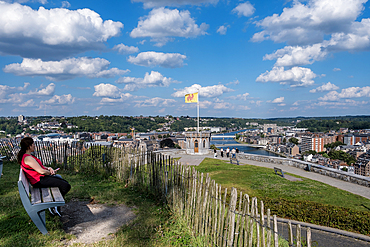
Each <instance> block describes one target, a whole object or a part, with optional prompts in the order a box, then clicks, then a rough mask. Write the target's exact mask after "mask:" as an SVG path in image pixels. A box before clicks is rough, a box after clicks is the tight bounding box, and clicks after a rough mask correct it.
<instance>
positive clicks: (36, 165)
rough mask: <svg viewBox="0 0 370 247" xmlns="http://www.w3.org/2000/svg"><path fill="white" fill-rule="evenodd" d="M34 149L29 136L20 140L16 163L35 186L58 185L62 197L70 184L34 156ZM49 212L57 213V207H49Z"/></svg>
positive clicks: (69, 187)
mask: <svg viewBox="0 0 370 247" xmlns="http://www.w3.org/2000/svg"><path fill="white" fill-rule="evenodd" d="M34 151H35V143H34V142H33V139H32V138H31V137H25V138H23V139H22V140H21V150H20V151H19V153H18V163H19V164H20V165H21V167H22V170H23V171H24V173H25V174H26V176H27V178H28V180H29V181H30V183H31V184H32V186H33V187H35V188H47V187H58V188H59V190H60V193H61V194H62V196H63V197H64V196H65V195H66V194H67V193H68V191H69V190H70V189H71V185H70V184H69V183H68V182H67V181H66V180H64V179H62V177H61V176H59V175H55V170H54V169H53V168H51V167H45V166H43V165H42V163H41V160H39V159H38V158H36V157H34V156H33V155H32V154H31V153H32V152H34ZM49 210H50V213H52V214H55V213H56V214H58V215H60V213H59V212H58V210H59V211H60V209H59V208H58V209H57V208H53V209H52V210H51V209H50V208H49Z"/></svg>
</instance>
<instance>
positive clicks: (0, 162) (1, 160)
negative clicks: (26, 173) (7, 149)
mask: <svg viewBox="0 0 370 247" xmlns="http://www.w3.org/2000/svg"><path fill="white" fill-rule="evenodd" d="M4 158H6V156H0V178H1V175H2V174H3V159H4Z"/></svg>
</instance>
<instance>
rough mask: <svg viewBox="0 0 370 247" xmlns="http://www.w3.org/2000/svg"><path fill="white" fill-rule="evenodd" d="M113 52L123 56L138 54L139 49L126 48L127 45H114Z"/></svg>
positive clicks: (133, 47)
mask: <svg viewBox="0 0 370 247" xmlns="http://www.w3.org/2000/svg"><path fill="white" fill-rule="evenodd" d="M113 50H117V51H118V53H120V54H124V55H126V54H132V53H137V52H139V48H137V47H135V46H127V45H124V44H118V45H115V46H114V47H113Z"/></svg>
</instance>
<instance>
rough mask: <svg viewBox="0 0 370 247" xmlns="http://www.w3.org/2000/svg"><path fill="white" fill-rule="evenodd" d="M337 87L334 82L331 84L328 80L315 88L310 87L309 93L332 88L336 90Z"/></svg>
mask: <svg viewBox="0 0 370 247" xmlns="http://www.w3.org/2000/svg"><path fill="white" fill-rule="evenodd" d="M338 89H339V87H338V86H336V85H335V84H332V83H330V82H328V83H326V84H324V85H322V86H320V87H318V88H315V89H312V90H310V93H317V92H324V91H333V90H338Z"/></svg>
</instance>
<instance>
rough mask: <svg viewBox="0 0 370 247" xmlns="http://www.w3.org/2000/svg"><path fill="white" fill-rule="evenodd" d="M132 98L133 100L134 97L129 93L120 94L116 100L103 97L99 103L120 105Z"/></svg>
mask: <svg viewBox="0 0 370 247" xmlns="http://www.w3.org/2000/svg"><path fill="white" fill-rule="evenodd" d="M133 98H135V97H134V96H133V95H132V94H130V93H121V94H120V95H119V97H118V98H109V97H104V98H102V99H101V101H100V103H102V104H106V103H107V104H109V103H122V102H126V101H128V100H131V99H133Z"/></svg>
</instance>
